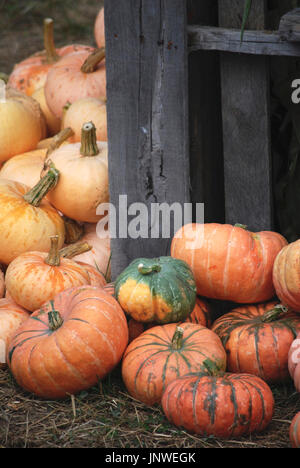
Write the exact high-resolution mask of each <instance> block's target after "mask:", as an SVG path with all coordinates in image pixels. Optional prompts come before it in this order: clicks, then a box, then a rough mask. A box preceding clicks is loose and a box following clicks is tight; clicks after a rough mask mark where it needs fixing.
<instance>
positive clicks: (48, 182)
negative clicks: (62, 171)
mask: <svg viewBox="0 0 300 468" xmlns="http://www.w3.org/2000/svg"><path fill="white" fill-rule="evenodd" d="M58 179H59V171H58V170H57V169H56V167H55V166H54V164H53V163H51V164H50V165H49V170H48V171H47V173H46V174H45V175H44V177H42V179H41V180H40V181H39V182H38V183H37V184H36V185H35V186H34V187H33V188H32V189H30V190H29V192H27V193H25V195H24V197H23V198H24V200H25V201H27V202H28V203H30V205H32V206H39V205H40V203H41V201H42V200H43V198H44V197H45V195H47V193H48V192H49V191H50V190H51V189H52V188H54V187H55V186H56V184H57V182H58Z"/></svg>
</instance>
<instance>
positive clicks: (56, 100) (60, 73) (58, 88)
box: [45, 49, 106, 118]
mask: <svg viewBox="0 0 300 468" xmlns="http://www.w3.org/2000/svg"><path fill="white" fill-rule="evenodd" d="M104 57H105V50H104V49H98V50H96V51H95V52H92V53H89V52H85V51H83V52H77V53H76V54H70V55H68V56H65V57H63V58H62V59H61V60H59V61H58V62H57V63H56V64H55V65H53V67H52V68H51V70H50V71H49V73H48V75H47V79H46V83H45V97H46V102H47V105H48V107H49V109H50V110H51V112H53V114H54V115H56V117H58V118H62V116H63V111H64V107H65V105H66V104H67V103H71V104H72V103H73V102H75V101H77V100H78V99H81V98H86V97H97V98H99V97H100V98H101V97H103V96H106V67H105V62H104Z"/></svg>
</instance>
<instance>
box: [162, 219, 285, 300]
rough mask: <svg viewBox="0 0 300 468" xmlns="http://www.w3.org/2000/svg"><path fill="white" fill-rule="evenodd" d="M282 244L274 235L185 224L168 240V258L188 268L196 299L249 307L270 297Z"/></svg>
mask: <svg viewBox="0 0 300 468" xmlns="http://www.w3.org/2000/svg"><path fill="white" fill-rule="evenodd" d="M285 245H287V241H286V239H285V238H284V237H283V236H281V235H280V234H278V233H277V232H272V231H261V232H250V231H248V230H247V229H245V228H242V227H239V226H232V225H230V224H218V223H205V224H187V225H185V226H183V227H182V228H181V229H179V231H178V232H177V233H176V235H175V236H174V238H173V239H172V244H171V255H172V257H174V258H179V259H181V260H184V261H185V262H187V264H188V265H189V266H190V267H191V269H192V271H193V273H194V277H195V280H196V284H197V294H198V295H199V296H204V297H209V298H212V299H219V300H225V301H233V302H237V303H242V304H252V303H256V302H264V301H267V300H271V299H272V298H273V297H274V295H275V289H274V285H273V280H272V271H273V264H274V260H275V258H276V255H277V254H278V252H280V250H281V249H282V248H283V247H284V246H285Z"/></svg>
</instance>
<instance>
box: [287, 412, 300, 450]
mask: <svg viewBox="0 0 300 468" xmlns="http://www.w3.org/2000/svg"><path fill="white" fill-rule="evenodd" d="M289 437H290V442H291V446H292V448H300V411H298V413H296V414H295V416H294V417H293V419H292V422H291V424H290V430H289Z"/></svg>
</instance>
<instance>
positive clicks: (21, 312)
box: [0, 299, 29, 366]
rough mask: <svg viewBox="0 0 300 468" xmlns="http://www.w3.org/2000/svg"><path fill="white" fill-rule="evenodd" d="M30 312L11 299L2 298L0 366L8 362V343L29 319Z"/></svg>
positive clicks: (0, 302) (0, 311) (0, 306)
mask: <svg viewBox="0 0 300 468" xmlns="http://www.w3.org/2000/svg"><path fill="white" fill-rule="evenodd" d="M28 317H29V313H28V312H27V311H26V310H25V309H23V308H22V307H20V306H18V305H17V304H15V303H14V302H13V301H11V300H9V299H0V366H1V364H5V363H6V353H7V347H8V344H9V342H10V340H11V338H12V336H13V335H14V333H15V332H16V330H17V329H18V328H19V326H20V325H21V324H22V323H23V322H24V321H25V320H27V319H28Z"/></svg>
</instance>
